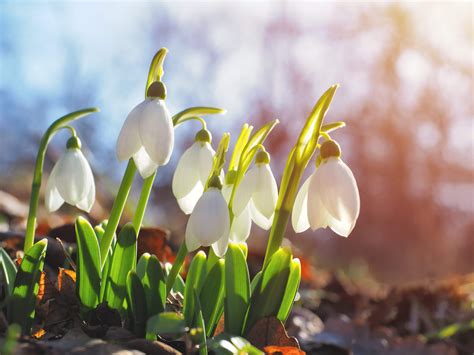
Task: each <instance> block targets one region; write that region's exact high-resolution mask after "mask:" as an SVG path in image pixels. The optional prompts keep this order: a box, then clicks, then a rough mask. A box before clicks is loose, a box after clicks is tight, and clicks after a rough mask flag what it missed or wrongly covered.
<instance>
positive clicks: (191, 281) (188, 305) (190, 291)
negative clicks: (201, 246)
mask: <svg viewBox="0 0 474 355" xmlns="http://www.w3.org/2000/svg"><path fill="white" fill-rule="evenodd" d="M205 265H206V253H204V252H203V251H202V250H201V251H199V252H198V253H197V254H196V255H195V256H194V258H193V261H192V262H191V265H190V266H189V272H188V275H187V277H186V285H185V288H184V305H183V314H184V319H185V320H186V324H187V325H188V326H189V327H192V326H193V325H194V323H193V321H194V315H195V309H194V308H195V299H194V291H195V290H196V291H197V292H199V290H198V289H197V288H198V287H199V285H200V284H201V279H202V278H203V277H204V273H205V269H206V268H205Z"/></svg>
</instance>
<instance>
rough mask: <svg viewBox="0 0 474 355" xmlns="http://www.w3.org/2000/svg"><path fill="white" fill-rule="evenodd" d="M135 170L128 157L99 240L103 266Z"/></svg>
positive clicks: (131, 160)
mask: <svg viewBox="0 0 474 355" xmlns="http://www.w3.org/2000/svg"><path fill="white" fill-rule="evenodd" d="M136 171H137V168H136V166H135V163H134V162H133V159H130V160H129V161H128V165H127V169H126V170H125V173H124V175H123V178H122V182H121V183H120V187H119V190H118V192H117V197H116V198H115V201H114V204H113V206H112V210H111V211H110V216H109V220H108V222H107V226H106V227H105V231H104V235H103V236H102V239H101V240H100V260H101V264H102V267H103V266H104V264H105V261H106V259H107V253H108V252H109V248H110V245H111V244H112V239H113V238H114V234H115V231H116V230H117V226H118V224H119V222H120V217H121V216H122V212H123V209H124V207H125V203H126V202H127V198H128V194H129V192H130V188H131V187H132V182H133V178H134V177H135V173H136Z"/></svg>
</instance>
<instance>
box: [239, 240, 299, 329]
mask: <svg viewBox="0 0 474 355" xmlns="http://www.w3.org/2000/svg"><path fill="white" fill-rule="evenodd" d="M291 259H292V254H291V250H290V249H289V248H280V249H279V250H278V251H277V252H276V253H275V254H274V255H273V256H272V257H271V259H270V261H269V263H268V264H267V266H265V267H264V269H263V271H262V276H261V277H260V278H259V280H258V282H257V285H256V286H255V290H254V292H253V293H252V297H251V299H250V307H249V311H248V316H247V321H246V324H245V332H244V334H245V333H247V332H248V331H249V330H250V329H251V328H252V326H253V325H254V324H255V323H256V322H257V321H258V320H259V319H262V318H264V317H269V316H276V315H277V314H278V312H279V310H280V306H281V304H282V301H283V298H284V295H285V289H286V286H287V284H288V277H289V274H290V263H291Z"/></svg>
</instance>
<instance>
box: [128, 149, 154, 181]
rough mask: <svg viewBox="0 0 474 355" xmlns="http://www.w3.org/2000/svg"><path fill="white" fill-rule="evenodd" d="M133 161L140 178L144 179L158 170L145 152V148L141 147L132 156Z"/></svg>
mask: <svg viewBox="0 0 474 355" xmlns="http://www.w3.org/2000/svg"><path fill="white" fill-rule="evenodd" d="M133 161H134V162H135V165H136V166H137V169H138V172H139V173H140V175H141V177H142V178H144V179H146V178H147V177H149V176H151V175H152V174H153V173H154V172H155V171H156V169H158V164H156V163H155V162H154V161H153V160H151V159H150V156H149V155H148V154H147V152H146V151H145V148H143V147H141V148H140V149H139V150H138V151H137V152H136V153H135V154H134V155H133Z"/></svg>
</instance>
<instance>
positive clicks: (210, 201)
mask: <svg viewBox="0 0 474 355" xmlns="http://www.w3.org/2000/svg"><path fill="white" fill-rule="evenodd" d="M229 224H230V221H229V211H228V208H227V203H226V202H225V199H224V197H223V196H222V193H221V191H220V190H218V189H216V188H210V189H208V190H207V191H206V192H204V194H203V195H202V196H201V198H200V199H199V201H198V203H197V204H196V206H195V208H194V210H193V213H192V214H191V217H189V220H188V227H189V228H191V230H192V232H191V233H192V235H194V236H195V237H196V239H197V240H198V241H199V243H200V245H202V246H210V245H211V244H213V243H215V242H217V241H218V240H219V239H220V238H221V237H222V236H223V235H224V234H228V233H229Z"/></svg>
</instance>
